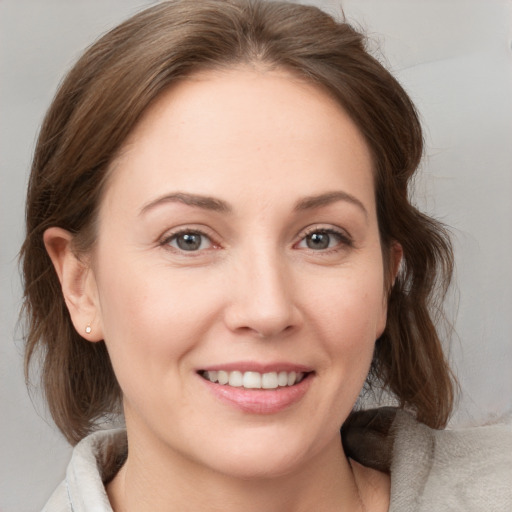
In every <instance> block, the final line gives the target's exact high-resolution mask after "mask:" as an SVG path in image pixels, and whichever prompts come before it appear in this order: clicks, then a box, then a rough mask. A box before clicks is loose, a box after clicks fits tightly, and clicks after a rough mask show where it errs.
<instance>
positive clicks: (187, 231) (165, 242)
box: [159, 228, 218, 256]
mask: <svg viewBox="0 0 512 512" xmlns="http://www.w3.org/2000/svg"><path fill="white" fill-rule="evenodd" d="M183 235H196V236H200V237H202V238H203V239H204V238H206V239H207V240H208V241H209V242H210V244H211V246H210V247H208V248H207V249H216V248H218V245H217V244H216V243H215V242H214V241H213V239H212V237H211V236H210V235H208V234H207V233H205V232H204V231H202V230H200V229H196V228H183V229H180V230H178V231H174V232H173V233H171V234H167V235H165V236H164V237H163V238H162V240H161V241H160V242H159V245H160V246H162V247H166V248H170V249H172V250H174V251H176V252H177V253H182V254H184V253H187V254H188V255H190V256H192V255H194V253H196V254H197V253H199V252H202V251H204V250H207V249H197V250H188V251H187V250H186V249H181V248H179V247H173V246H172V245H171V242H173V241H174V240H177V239H178V237H180V236H183ZM201 243H202V242H201Z"/></svg>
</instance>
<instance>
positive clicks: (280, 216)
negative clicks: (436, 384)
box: [90, 69, 386, 477]
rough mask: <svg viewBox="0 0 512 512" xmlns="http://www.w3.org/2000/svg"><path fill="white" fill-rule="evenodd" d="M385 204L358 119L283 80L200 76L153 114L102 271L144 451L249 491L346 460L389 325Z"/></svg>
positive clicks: (244, 73) (130, 410)
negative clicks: (381, 218)
mask: <svg viewBox="0 0 512 512" xmlns="http://www.w3.org/2000/svg"><path fill="white" fill-rule="evenodd" d="M374 195H375V194H374V186H373V178H372V162H371V157H370V153H369V150H368V148H367V146H366V143H365V141H364V140H363V137H362V135H361V134H360V133H359V131H358V130H357V128H356V127H355V125H354V124H353V123H352V121H351V120H350V119H349V117H348V116H347V114H346V113H345V112H344V111H343V110H342V109H341V108H340V107H339V105H338V104H337V103H335V102H334V100H332V99H331V98H330V97H329V96H328V95H326V93H324V92H323V91H321V90H319V89H316V88H315V87H314V86H311V85H308V84H305V83H303V82H301V81H299V80H298V79H296V78H294V77H293V76H291V75H288V74H287V73H285V72H283V71H272V72H270V71H269V72H259V71H254V70H244V69H238V70H232V71H229V72H222V73H221V72H215V73H214V72H209V73H207V74H203V75H200V76H195V77H192V78H191V79H189V80H187V81H185V82H183V83H180V84H179V85H176V86H175V87H174V88H172V90H170V91H168V92H166V93H165V94H164V95H163V96H162V97H161V98H159V100H158V101H157V102H156V103H155V104H154V105H153V106H152V107H151V108H150V110H149V111H148V112H146V114H145V116H144V118H143V119H142V121H141V122H140V123H139V125H138V126H137V127H136V129H135V130H134V132H133V133H132V135H131V136H130V138H129V140H128V141H127V143H126V145H125V147H124V150H123V152H122V154H121V156H120V157H119V159H118V160H117V161H116V162H115V165H114V166H113V169H112V175H111V179H110V181H109V183H108V185H107V188H106V193H105V196H104V199H103V203H102V205H101V209H100V215H99V234H98V240H97V245H96V246H95V249H94V254H93V257H92V263H91V265H92V271H91V272H90V279H91V280H93V281H94V286H93V287H92V289H94V298H93V300H94V304H95V313H94V323H95V326H96V327H95V329H96V331H99V332H101V335H102V336H103V337H104V339H105V342H106V344H107V348H108V351H109V354H110V356H111V359H112V364H113V367H114V370H115V373H116V375H117V378H118V380H119V383H120V386H121V388H122V391H123V397H124V407H125V415H126V421H127V428H128V432H129V437H130V439H131V442H132V443H134V444H137V445H138V446H140V447H144V450H142V449H141V452H144V453H146V454H160V455H159V456H163V455H162V454H165V456H166V457H168V458H173V459H174V460H176V461H181V462H180V463H187V464H193V465H196V466H197V467H202V468H208V469H209V470H213V471H219V472H221V473H224V474H231V473H233V474H237V475H240V476H246V477H251V476H258V475H259V476H261V475H264V474H265V475H269V474H285V473H287V472H290V471H293V470H294V469H295V468H297V467H301V466H302V465H304V464H305V463H306V462H307V461H312V460H315V459H320V458H322V457H324V456H325V454H327V453H329V450H332V447H333V446H334V444H335V445H336V446H339V443H340V440H339V428H340V426H341V424H342V422H343V421H344V419H345V418H346V417H347V415H348V414H349V412H350V410H351V408H352V407H353V404H354V402H355V400H356V399H357V396H358V394H359V392H360V390H361V387H362V386H363V383H364V381H365V378H366V375H367V372H368V369H369V366H370V362H371V359H372V353H373V348H374V343H375V340H376V339H377V338H378V337H379V335H380V334H381V333H382V331H383V329H384V326H385V318H386V304H385V299H384V281H383V260H382V250H381V245H380V241H379V233H378V227H377V216H376V205H375V199H374ZM226 381H227V382H226ZM148 456H150V455H148Z"/></svg>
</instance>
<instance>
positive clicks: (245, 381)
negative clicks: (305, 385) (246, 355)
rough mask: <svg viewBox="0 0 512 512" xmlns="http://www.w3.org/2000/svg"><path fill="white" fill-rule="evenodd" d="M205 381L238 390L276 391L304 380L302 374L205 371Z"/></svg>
mask: <svg viewBox="0 0 512 512" xmlns="http://www.w3.org/2000/svg"><path fill="white" fill-rule="evenodd" d="M202 375H203V377H204V378H205V379H208V380H209V381H210V382H218V383H219V384H222V385H225V384H227V385H229V386H233V387H236V388H239V387H243V388H245V389H276V388H278V387H285V386H293V385H294V384H298V383H299V382H300V381H301V380H302V379H303V378H304V373H302V372H279V373H278V372H269V373H258V372H240V371H238V370H235V371H233V372H226V371H224V370H219V371H208V372H207V371H205V372H203V373H202Z"/></svg>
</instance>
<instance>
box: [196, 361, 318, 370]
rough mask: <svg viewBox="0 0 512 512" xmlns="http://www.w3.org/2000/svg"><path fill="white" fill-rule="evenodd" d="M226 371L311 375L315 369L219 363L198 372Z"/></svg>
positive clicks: (270, 364)
mask: <svg viewBox="0 0 512 512" xmlns="http://www.w3.org/2000/svg"><path fill="white" fill-rule="evenodd" d="M219 370H224V371H226V372H233V371H240V372H258V373H270V372H297V373H299V372H302V373H309V372H312V371H313V368H311V367H310V366H307V365H303V364H296V363H290V362H273V363H258V362H256V361H237V362H232V363H219V364H214V365H208V366H205V367H203V368H199V370H198V371H207V372H211V371H219Z"/></svg>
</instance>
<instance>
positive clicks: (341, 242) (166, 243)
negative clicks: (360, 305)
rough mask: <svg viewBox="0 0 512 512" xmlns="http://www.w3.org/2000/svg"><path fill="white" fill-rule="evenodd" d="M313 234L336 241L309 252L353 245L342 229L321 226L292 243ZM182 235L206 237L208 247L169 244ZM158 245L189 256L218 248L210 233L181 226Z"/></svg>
mask: <svg viewBox="0 0 512 512" xmlns="http://www.w3.org/2000/svg"><path fill="white" fill-rule="evenodd" d="M314 234H321V235H328V236H330V237H332V236H334V237H335V238H337V240H338V243H337V244H336V245H335V246H334V247H327V248H325V249H318V250H317V249H312V248H310V247H306V248H305V249H307V250H309V251H311V252H316V253H320V254H330V253H334V252H338V251H340V250H342V248H343V247H353V245H354V242H353V240H352V238H351V237H350V236H349V235H348V234H347V233H346V232H344V231H341V230H337V229H334V228H323V227H318V226H314V227H311V228H309V229H307V230H306V231H305V232H304V234H303V235H302V236H301V238H300V240H299V241H298V242H297V243H295V244H294V247H297V246H298V245H299V244H301V243H302V242H306V241H307V238H308V237H309V236H311V235H314ZM183 235H196V236H200V237H202V238H206V239H207V240H208V241H209V242H210V247H208V248H204V249H201V248H200V247H199V248H198V249H193V250H187V249H182V248H180V247H173V246H172V245H171V242H173V241H175V240H177V239H178V237H180V236H183ZM201 244H202V242H201ZM159 245H160V246H162V247H166V248H168V249H172V250H174V251H176V252H177V253H181V254H185V253H187V254H188V255H189V256H193V255H197V254H198V253H200V252H202V251H204V250H208V249H217V248H219V245H218V244H216V243H215V241H214V240H213V238H212V237H211V236H210V235H208V234H207V233H205V232H204V231H202V230H200V229H196V228H183V229H180V230H178V231H175V232H173V233H171V234H168V235H165V236H164V237H163V238H162V239H161V241H160V242H159Z"/></svg>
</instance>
